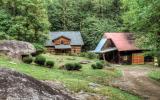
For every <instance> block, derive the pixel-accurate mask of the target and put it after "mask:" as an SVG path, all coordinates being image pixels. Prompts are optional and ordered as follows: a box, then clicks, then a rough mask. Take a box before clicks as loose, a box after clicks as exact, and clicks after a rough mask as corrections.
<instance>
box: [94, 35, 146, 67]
mask: <svg viewBox="0 0 160 100" xmlns="http://www.w3.org/2000/svg"><path fill="white" fill-rule="evenodd" d="M144 51H145V50H143V49H140V48H138V47H137V46H136V45H135V39H134V37H133V34H132V33H105V34H104V36H103V37H102V39H101V41H100V42H99V44H98V45H97V47H96V49H95V50H94V52H96V53H99V54H100V55H101V57H102V58H103V59H104V60H107V61H109V62H112V63H119V64H144V62H145V59H144Z"/></svg>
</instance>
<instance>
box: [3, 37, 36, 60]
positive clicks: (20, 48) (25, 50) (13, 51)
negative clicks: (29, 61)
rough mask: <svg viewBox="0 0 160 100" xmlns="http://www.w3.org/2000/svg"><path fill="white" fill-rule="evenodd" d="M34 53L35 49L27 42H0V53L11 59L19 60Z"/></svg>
mask: <svg viewBox="0 0 160 100" xmlns="http://www.w3.org/2000/svg"><path fill="white" fill-rule="evenodd" d="M35 51H36V49H35V47H34V46H33V45H32V44H31V43H28V42H23V41H16V40H2V41H0V53H2V54H6V55H8V56H9V57H11V58H18V59H20V58H21V57H22V56H23V55H29V54H31V53H34V52H35Z"/></svg>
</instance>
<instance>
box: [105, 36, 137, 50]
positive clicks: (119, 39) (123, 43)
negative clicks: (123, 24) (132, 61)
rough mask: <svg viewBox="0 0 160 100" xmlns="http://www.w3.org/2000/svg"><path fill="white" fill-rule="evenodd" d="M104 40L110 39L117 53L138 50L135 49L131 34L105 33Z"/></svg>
mask: <svg viewBox="0 0 160 100" xmlns="http://www.w3.org/2000/svg"><path fill="white" fill-rule="evenodd" d="M104 38H106V39H111V40H112V41H113V43H114V44H115V46H116V48H117V49H118V51H132V50H140V49H139V48H138V47H136V45H135V43H134V39H133V35H132V34H131V33H105V34H104Z"/></svg>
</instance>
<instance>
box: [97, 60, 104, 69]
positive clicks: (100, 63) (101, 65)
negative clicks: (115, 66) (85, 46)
mask: <svg viewBox="0 0 160 100" xmlns="http://www.w3.org/2000/svg"><path fill="white" fill-rule="evenodd" d="M96 66H97V69H103V67H104V65H103V63H102V62H96Z"/></svg>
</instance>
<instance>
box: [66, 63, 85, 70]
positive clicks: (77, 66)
mask: <svg viewBox="0 0 160 100" xmlns="http://www.w3.org/2000/svg"><path fill="white" fill-rule="evenodd" d="M64 66H65V69H66V70H80V69H81V68H82V65H81V64H79V63H67V64H65V65H64Z"/></svg>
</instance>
